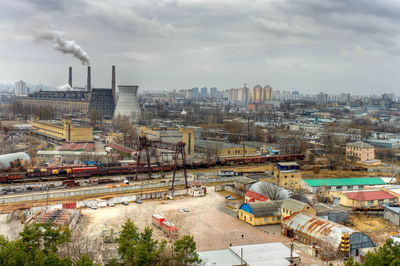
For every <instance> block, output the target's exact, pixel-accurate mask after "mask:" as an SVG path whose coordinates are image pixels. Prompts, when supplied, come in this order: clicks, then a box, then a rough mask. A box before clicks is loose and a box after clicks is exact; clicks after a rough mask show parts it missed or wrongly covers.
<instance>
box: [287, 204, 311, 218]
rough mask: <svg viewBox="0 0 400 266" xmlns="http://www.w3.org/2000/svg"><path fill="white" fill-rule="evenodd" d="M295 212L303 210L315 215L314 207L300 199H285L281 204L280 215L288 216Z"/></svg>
mask: <svg viewBox="0 0 400 266" xmlns="http://www.w3.org/2000/svg"><path fill="white" fill-rule="evenodd" d="M295 212H305V213H309V214H311V215H316V211H315V210H314V208H313V207H312V206H311V205H309V204H307V203H305V202H302V201H298V200H295V199H287V200H284V201H283V202H282V205H281V215H282V218H285V217H288V216H290V215H292V214H293V213H295Z"/></svg>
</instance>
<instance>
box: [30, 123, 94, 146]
mask: <svg viewBox="0 0 400 266" xmlns="http://www.w3.org/2000/svg"><path fill="white" fill-rule="evenodd" d="M31 134H32V135H36V136H38V137H41V138H44V139H46V140H49V141H53V142H56V143H65V142H93V128H92V127H90V126H88V125H84V124H77V123H73V122H72V120H71V119H63V120H62V121H58V120H46V121H41V120H32V121H31Z"/></svg>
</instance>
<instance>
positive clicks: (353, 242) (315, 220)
mask: <svg viewBox="0 0 400 266" xmlns="http://www.w3.org/2000/svg"><path fill="white" fill-rule="evenodd" d="M282 233H283V234H284V235H286V236H288V237H294V238H296V239H297V240H298V241H299V242H302V243H305V244H308V245H322V244H325V245H326V244H327V245H329V246H332V248H334V249H335V250H337V251H339V249H340V245H341V243H342V234H348V235H349V242H350V250H349V252H350V255H352V256H358V254H359V250H360V249H361V248H368V247H375V244H374V243H373V242H372V240H371V239H370V238H369V236H368V235H366V234H364V233H361V232H358V231H355V230H353V229H351V228H349V227H346V226H343V225H340V224H337V223H334V222H331V221H328V220H325V219H322V218H320V217H317V216H314V215H310V214H307V213H302V212H297V213H294V214H293V215H292V216H290V217H287V218H285V219H283V220H282Z"/></svg>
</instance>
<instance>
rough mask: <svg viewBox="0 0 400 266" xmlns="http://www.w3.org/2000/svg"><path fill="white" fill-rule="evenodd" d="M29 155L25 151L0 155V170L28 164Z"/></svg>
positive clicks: (29, 161)
mask: <svg viewBox="0 0 400 266" xmlns="http://www.w3.org/2000/svg"><path fill="white" fill-rule="evenodd" d="M30 164H31V157H29V155H28V154H27V153H25V152H16V153H9V154H3V155H0V171H7V170H9V169H10V168H11V166H13V167H18V166H22V167H23V166H29V165H30Z"/></svg>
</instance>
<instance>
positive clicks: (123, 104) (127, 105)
mask: <svg viewBox="0 0 400 266" xmlns="http://www.w3.org/2000/svg"><path fill="white" fill-rule="evenodd" d="M118 89H119V97H118V102H117V106H116V107H115V112H114V119H115V118H116V117H118V115H119V116H126V117H128V119H129V121H130V122H137V121H138V120H139V119H140V118H141V115H142V113H141V111H140V106H139V102H138V99H137V91H138V86H126V85H118Z"/></svg>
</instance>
